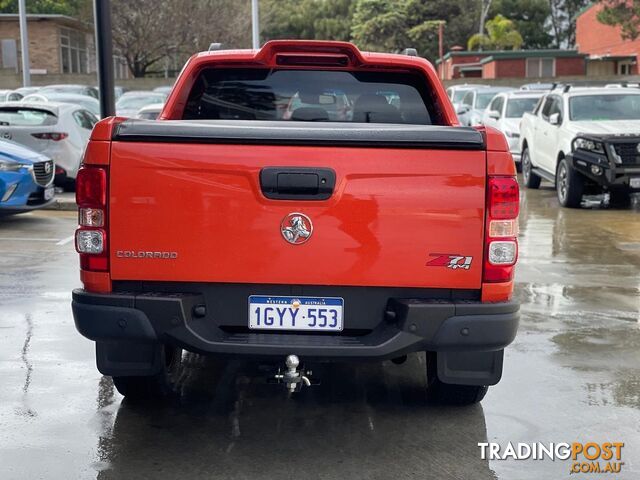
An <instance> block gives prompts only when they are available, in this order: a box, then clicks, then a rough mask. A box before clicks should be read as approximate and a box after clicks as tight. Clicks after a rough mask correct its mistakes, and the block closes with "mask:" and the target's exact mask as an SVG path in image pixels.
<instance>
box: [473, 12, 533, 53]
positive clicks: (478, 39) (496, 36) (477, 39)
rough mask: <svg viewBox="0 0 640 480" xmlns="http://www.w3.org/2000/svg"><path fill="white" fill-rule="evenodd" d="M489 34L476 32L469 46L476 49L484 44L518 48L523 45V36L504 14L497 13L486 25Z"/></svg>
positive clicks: (495, 46) (491, 47) (498, 47)
mask: <svg viewBox="0 0 640 480" xmlns="http://www.w3.org/2000/svg"><path fill="white" fill-rule="evenodd" d="M486 28H487V34H486V35H485V34H480V33H476V34H475V35H473V36H471V38H469V42H468V46H467V48H468V49H469V50H475V49H476V48H477V47H479V46H482V47H486V48H489V49H495V50H505V49H507V48H511V49H512V50H517V49H519V48H520V47H521V46H522V36H521V35H520V33H519V32H518V31H517V30H516V27H515V25H514V23H513V22H512V21H511V20H509V19H508V18H506V17H503V16H502V15H499V14H498V15H496V16H495V17H493V19H491V20H489V21H488V22H487V25H486Z"/></svg>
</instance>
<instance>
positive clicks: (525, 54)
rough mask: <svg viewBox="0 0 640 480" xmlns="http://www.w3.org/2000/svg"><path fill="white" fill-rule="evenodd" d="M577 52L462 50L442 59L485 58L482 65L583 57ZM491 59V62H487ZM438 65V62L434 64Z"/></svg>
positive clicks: (551, 50) (552, 50)
mask: <svg viewBox="0 0 640 480" xmlns="http://www.w3.org/2000/svg"><path fill="white" fill-rule="evenodd" d="M584 56H585V55H584V54H582V53H579V52H578V51H577V50H563V49H558V48H553V49H535V50H484V51H482V52H478V51H469V50H463V51H460V52H447V53H446V54H445V55H444V56H443V57H442V58H443V59H444V60H447V59H449V58H451V57H485V58H483V59H482V60H481V62H482V63H486V62H490V61H492V60H495V59H503V58H529V57H538V58H539V57H553V58H558V57H584ZM489 59H491V60H489ZM436 63H438V62H436Z"/></svg>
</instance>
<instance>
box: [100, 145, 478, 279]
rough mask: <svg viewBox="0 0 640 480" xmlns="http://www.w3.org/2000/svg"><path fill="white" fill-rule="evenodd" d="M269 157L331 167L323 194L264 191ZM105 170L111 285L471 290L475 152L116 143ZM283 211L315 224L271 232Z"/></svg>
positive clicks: (475, 234)
mask: <svg viewBox="0 0 640 480" xmlns="http://www.w3.org/2000/svg"><path fill="white" fill-rule="evenodd" d="M267 166H279V167H286V166H295V167H305V166H306V167H325V168H332V169H334V170H335V172H336V187H335V191H334V194H333V195H332V197H331V198H330V199H329V200H326V201H282V200H269V199H267V198H265V197H264V195H263V194H262V192H261V190H260V183H259V172H260V170H261V169H262V168H264V167H267ZM110 178H111V179H117V180H116V181H112V183H111V185H110V213H109V215H110V220H109V222H110V265H111V278H112V279H113V280H166V281H173V282H176V281H179V282H230V283H235V282H250V283H276V284H278V283H282V284H315V285H318V284H319V285H360V286H407V287H408V286H413V287H431V288H460V289H480V288H481V278H482V258H483V234H484V220H485V219H484V208H483V206H484V198H485V181H486V160H485V152H483V151H453V150H448V151H445V150H420V149H376V148H345V147H341V148H338V147H299V146H255V145H197V144H167V143H126V142H114V143H113V144H112V151H111V165H110ZM292 212H301V213H304V214H305V215H307V216H308V217H309V218H310V219H311V221H312V222H313V234H312V237H311V238H310V240H309V241H308V242H306V243H304V244H301V245H291V244H289V243H287V242H286V241H285V240H284V238H283V237H282V234H281V232H280V223H281V221H282V220H283V218H284V217H285V216H287V215H288V214H289V213H292ZM125 252H133V253H125ZM138 252H175V254H176V255H175V257H176V258H172V259H162V258H147V256H143V258H140V256H139V257H138V258H134V257H135V255H137V253H138ZM431 254H452V255H463V256H471V257H473V259H474V260H473V262H472V265H471V268H470V269H468V270H466V269H451V268H443V267H429V266H426V263H427V262H428V261H429V260H431V259H432V258H433V257H430V255H431ZM123 255H129V256H128V257H126V258H125V257H124V256H123Z"/></svg>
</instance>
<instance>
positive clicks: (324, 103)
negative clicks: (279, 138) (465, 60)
mask: <svg viewBox="0 0 640 480" xmlns="http://www.w3.org/2000/svg"><path fill="white" fill-rule="evenodd" d="M426 86H427V82H426V81H425V79H424V78H423V77H421V76H419V75H416V74H411V73H400V72H397V73H390V72H348V71H321V70H270V69H256V68H252V69H214V68H210V69H206V70H204V71H203V72H202V73H201V74H200V76H199V78H198V79H197V80H196V83H195V85H194V87H193V89H192V91H191V93H190V95H189V99H188V102H187V105H186V107H185V110H184V115H183V118H184V119H199V120H214V119H215V120H217V119H228V120H283V121H287V120H295V121H324V122H363V123H407V124H419V125H429V124H442V123H443V121H442V114H441V111H440V109H439V108H438V107H439V106H438V104H437V102H436V98H435V93H434V92H430V91H428V90H427V88H426Z"/></svg>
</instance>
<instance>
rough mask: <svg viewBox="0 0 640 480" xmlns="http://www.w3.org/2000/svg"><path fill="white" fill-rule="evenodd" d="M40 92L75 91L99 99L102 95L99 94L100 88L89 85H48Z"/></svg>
mask: <svg viewBox="0 0 640 480" xmlns="http://www.w3.org/2000/svg"><path fill="white" fill-rule="evenodd" d="M38 92H39V93H44V92H58V93H73V94H76V95H87V96H89V97H93V98H95V99H98V98H99V97H100V95H99V94H98V89H97V88H96V87H91V86H89V85H66V84H64V85H63V84H61V85H46V86H44V87H41V88H40V89H39V90H38Z"/></svg>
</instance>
